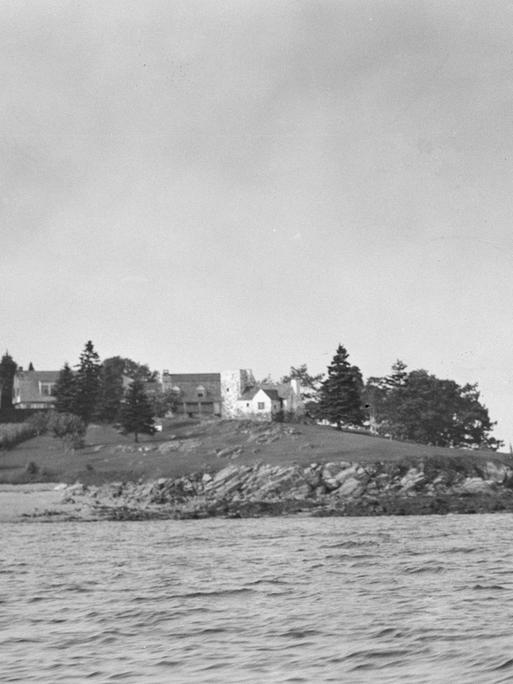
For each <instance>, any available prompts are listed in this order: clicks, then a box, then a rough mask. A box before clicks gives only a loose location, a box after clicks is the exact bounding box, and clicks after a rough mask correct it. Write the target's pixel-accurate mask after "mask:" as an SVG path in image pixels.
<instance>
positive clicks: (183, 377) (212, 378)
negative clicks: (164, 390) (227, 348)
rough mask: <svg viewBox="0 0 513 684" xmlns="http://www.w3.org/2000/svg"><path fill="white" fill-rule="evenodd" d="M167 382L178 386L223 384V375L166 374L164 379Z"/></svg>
mask: <svg viewBox="0 0 513 684" xmlns="http://www.w3.org/2000/svg"><path fill="white" fill-rule="evenodd" d="M164 378H165V381H166V382H170V381H171V382H173V383H175V384H176V385H179V384H180V383H189V382H192V383H196V384H198V385H200V384H201V383H203V382H219V383H220V382H221V373H165V374H164V375H163V379H164Z"/></svg>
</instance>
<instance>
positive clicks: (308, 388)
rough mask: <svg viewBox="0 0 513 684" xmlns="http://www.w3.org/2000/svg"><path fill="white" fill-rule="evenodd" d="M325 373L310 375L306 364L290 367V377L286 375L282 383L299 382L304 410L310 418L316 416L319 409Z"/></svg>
mask: <svg viewBox="0 0 513 684" xmlns="http://www.w3.org/2000/svg"><path fill="white" fill-rule="evenodd" d="M323 378H324V373H319V374H318V375H310V373H309V372H308V366H307V365H306V363H302V364H301V365H300V366H298V367H297V368H295V367H294V366H291V367H290V370H289V373H288V375H284V376H283V377H282V379H281V382H284V383H289V382H290V381H291V380H297V381H298V382H299V391H300V396H301V399H302V401H303V405H304V410H305V412H306V414H307V415H309V416H313V417H314V416H316V415H317V413H318V408H319V392H320V389H321V383H322V380H323Z"/></svg>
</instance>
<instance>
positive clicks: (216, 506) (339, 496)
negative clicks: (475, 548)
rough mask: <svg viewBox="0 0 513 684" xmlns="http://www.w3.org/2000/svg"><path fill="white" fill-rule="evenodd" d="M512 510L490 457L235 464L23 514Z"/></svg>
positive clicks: (68, 498) (74, 496)
mask: <svg viewBox="0 0 513 684" xmlns="http://www.w3.org/2000/svg"><path fill="white" fill-rule="evenodd" d="M504 511H513V465H512V466H510V465H506V464H504V463H501V462H500V461H498V460H497V459H493V457H491V458H490V460H488V461H483V462H482V463H480V464H476V463H474V462H472V461H471V459H468V458H466V457H465V455H455V456H454V457H449V458H446V457H436V456H435V457H429V458H426V459H424V460H422V461H415V460H408V459H404V460H402V461H399V462H375V463H352V462H349V461H334V462H330V463H323V464H317V463H311V464H310V465H308V466H306V467H305V466H299V465H287V466H278V465H272V464H268V463H267V464H264V463H257V464H252V465H242V464H237V465H236V464H230V465H228V466H226V467H225V468H223V469H222V470H219V471H218V472H197V473H192V474H190V475H187V476H183V477H179V478H175V479H168V478H161V479H159V480H156V481H152V482H138V483H135V482H124V483H119V482H118V483H110V484H105V485H101V486H87V485H83V484H80V483H77V484H74V485H69V486H67V487H65V488H63V489H62V500H61V503H60V505H59V506H56V507H54V508H53V509H47V510H43V511H37V512H32V513H30V514H26V515H25V516H24V519H26V520H27V519H34V518H36V519H44V520H104V519H107V520H147V519H198V518H207V517H227V518H247V517H259V516H268V515H283V514H300V513H302V514H304V515H311V516H361V515H426V514H446V513H491V512H504Z"/></svg>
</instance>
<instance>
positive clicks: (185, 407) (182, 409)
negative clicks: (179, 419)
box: [162, 370, 222, 416]
mask: <svg viewBox="0 0 513 684" xmlns="http://www.w3.org/2000/svg"><path fill="white" fill-rule="evenodd" d="M162 391H163V392H171V391H172V392H174V393H175V394H176V395H177V397H178V406H179V409H178V412H179V413H182V414H184V415H189V416H221V405H222V398H221V374H220V373H170V372H169V371H168V370H165V371H163V373H162Z"/></svg>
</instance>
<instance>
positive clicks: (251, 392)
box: [239, 387, 262, 401]
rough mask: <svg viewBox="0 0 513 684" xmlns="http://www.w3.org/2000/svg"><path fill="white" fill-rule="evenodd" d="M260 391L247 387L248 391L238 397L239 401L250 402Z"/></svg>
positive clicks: (259, 388) (258, 388)
mask: <svg viewBox="0 0 513 684" xmlns="http://www.w3.org/2000/svg"><path fill="white" fill-rule="evenodd" d="M261 389H262V388H261V387H248V389H247V390H246V391H245V392H243V393H242V394H241V395H240V397H239V401H251V399H253V398H254V397H255V396H256V395H257V394H258V393H259V392H260V390H261Z"/></svg>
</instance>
